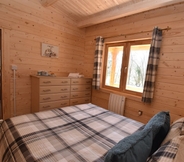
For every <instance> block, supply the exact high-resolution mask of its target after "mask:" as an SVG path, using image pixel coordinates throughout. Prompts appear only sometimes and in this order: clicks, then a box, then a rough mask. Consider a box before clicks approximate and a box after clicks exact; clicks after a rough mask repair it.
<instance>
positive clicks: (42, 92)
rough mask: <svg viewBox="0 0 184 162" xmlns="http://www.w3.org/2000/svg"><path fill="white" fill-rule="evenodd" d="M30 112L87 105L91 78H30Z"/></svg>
mask: <svg viewBox="0 0 184 162" xmlns="http://www.w3.org/2000/svg"><path fill="white" fill-rule="evenodd" d="M31 84H32V85H31V91H32V93H31V100H32V106H31V111H32V112H38V111H43V110H49V109H53V108H59V107H64V106H68V105H76V104H82V103H89V102H90V101H91V78H68V77H46V76H31Z"/></svg>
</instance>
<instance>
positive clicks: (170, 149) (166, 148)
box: [147, 136, 183, 162]
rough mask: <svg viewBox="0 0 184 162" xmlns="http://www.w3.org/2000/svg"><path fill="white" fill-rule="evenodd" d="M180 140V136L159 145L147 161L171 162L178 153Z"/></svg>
mask: <svg viewBox="0 0 184 162" xmlns="http://www.w3.org/2000/svg"><path fill="white" fill-rule="evenodd" d="M181 141H182V139H181V138H180V136H178V137H175V138H173V139H172V140H170V141H168V142H167V143H165V144H164V145H162V146H161V147H159V149H158V150H157V151H156V152H155V153H154V154H152V155H151V157H150V158H149V159H148V161H147V162H163V161H165V162H173V161H174V159H175V157H176V155H177V153H178V150H179V146H180V143H181ZM181 151H182V150H181ZM182 156H183V155H182ZM178 162H179V161H178Z"/></svg>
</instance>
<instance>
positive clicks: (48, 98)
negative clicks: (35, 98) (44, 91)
mask: <svg viewBox="0 0 184 162" xmlns="http://www.w3.org/2000/svg"><path fill="white" fill-rule="evenodd" d="M50 99H51V98H50V97H47V98H43V100H50Z"/></svg>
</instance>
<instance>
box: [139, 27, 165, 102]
mask: <svg viewBox="0 0 184 162" xmlns="http://www.w3.org/2000/svg"><path fill="white" fill-rule="evenodd" d="M161 42H162V30H161V29H159V28H158V27H156V28H154V30H153V34H152V41H151V47H150V52H149V58H148V65H147V71H146V78H145V82H144V89H143V94H142V102H145V103H151V102H152V99H153V93H154V86H155V78H156V72H157V68H158V60H159V54H160V47H161Z"/></svg>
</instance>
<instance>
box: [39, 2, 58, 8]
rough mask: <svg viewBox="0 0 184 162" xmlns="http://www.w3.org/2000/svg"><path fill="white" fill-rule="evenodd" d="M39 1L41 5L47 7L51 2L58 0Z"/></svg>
mask: <svg viewBox="0 0 184 162" xmlns="http://www.w3.org/2000/svg"><path fill="white" fill-rule="evenodd" d="M40 1H41V4H42V6H44V7H48V6H51V5H52V4H53V3H55V2H56V1H58V0H40Z"/></svg>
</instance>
